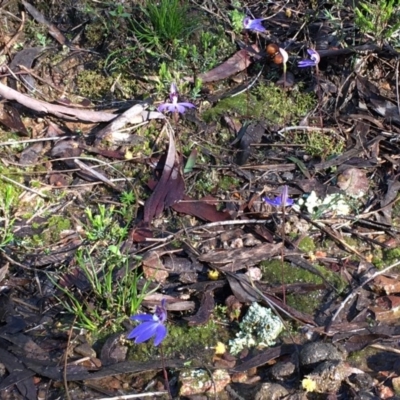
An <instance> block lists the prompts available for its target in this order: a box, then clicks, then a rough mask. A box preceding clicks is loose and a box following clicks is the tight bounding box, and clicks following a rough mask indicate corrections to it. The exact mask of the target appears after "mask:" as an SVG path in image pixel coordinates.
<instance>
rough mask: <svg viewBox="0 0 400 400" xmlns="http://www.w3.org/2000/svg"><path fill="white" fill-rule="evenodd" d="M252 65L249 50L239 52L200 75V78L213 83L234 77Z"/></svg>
mask: <svg viewBox="0 0 400 400" xmlns="http://www.w3.org/2000/svg"><path fill="white" fill-rule="evenodd" d="M250 64H251V59H250V55H249V53H248V51H247V50H239V51H238V52H237V53H235V54H234V55H233V56H232V57H230V58H228V59H227V60H226V61H225V62H223V63H222V64H221V65H218V67H215V68H213V69H212V70H210V71H208V72H205V73H204V74H200V75H199V76H198V77H199V79H201V80H202V81H203V82H213V81H219V80H222V79H227V78H229V77H230V76H232V75H236V74H237V73H239V72H241V71H244V70H245V69H246V68H247V67H248V66H249V65H250Z"/></svg>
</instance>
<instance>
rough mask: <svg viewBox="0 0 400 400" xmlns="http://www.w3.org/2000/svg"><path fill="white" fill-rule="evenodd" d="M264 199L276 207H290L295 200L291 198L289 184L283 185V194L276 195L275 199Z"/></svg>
mask: <svg viewBox="0 0 400 400" xmlns="http://www.w3.org/2000/svg"><path fill="white" fill-rule="evenodd" d="M263 200H264V201H265V202H266V203H267V204H269V205H270V206H274V207H289V206H292V205H293V203H294V200H293V199H290V198H289V195H288V187H287V185H285V186H284V187H283V189H282V194H281V195H280V196H278V197H275V198H274V199H270V198H268V197H264V198H263Z"/></svg>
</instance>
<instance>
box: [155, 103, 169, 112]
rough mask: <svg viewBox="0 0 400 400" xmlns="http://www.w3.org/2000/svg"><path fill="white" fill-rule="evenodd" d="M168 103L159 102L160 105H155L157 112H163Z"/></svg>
mask: <svg viewBox="0 0 400 400" xmlns="http://www.w3.org/2000/svg"><path fill="white" fill-rule="evenodd" d="M168 105H169V104H167V103H163V104H160V105H159V106H158V107H157V111H158V112H163V111H164V110H165V109H166V108H167V107H168Z"/></svg>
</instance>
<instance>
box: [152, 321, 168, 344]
mask: <svg viewBox="0 0 400 400" xmlns="http://www.w3.org/2000/svg"><path fill="white" fill-rule="evenodd" d="M167 333H168V331H167V328H166V327H165V326H164V325H162V324H159V325H158V326H157V328H156V337H155V338H154V346H158V345H159V344H160V343H161V342H162V341H163V340H164V339H165V337H166V336H167Z"/></svg>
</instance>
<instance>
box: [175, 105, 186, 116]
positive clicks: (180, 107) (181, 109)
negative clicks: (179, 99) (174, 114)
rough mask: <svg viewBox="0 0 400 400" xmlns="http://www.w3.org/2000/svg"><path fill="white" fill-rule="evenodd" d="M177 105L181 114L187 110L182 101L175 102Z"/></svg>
mask: <svg viewBox="0 0 400 400" xmlns="http://www.w3.org/2000/svg"><path fill="white" fill-rule="evenodd" d="M175 107H176V109H177V111H178V113H179V114H183V113H184V112H185V111H186V108H185V107H184V106H183V105H182V104H181V103H178V104H175Z"/></svg>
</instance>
